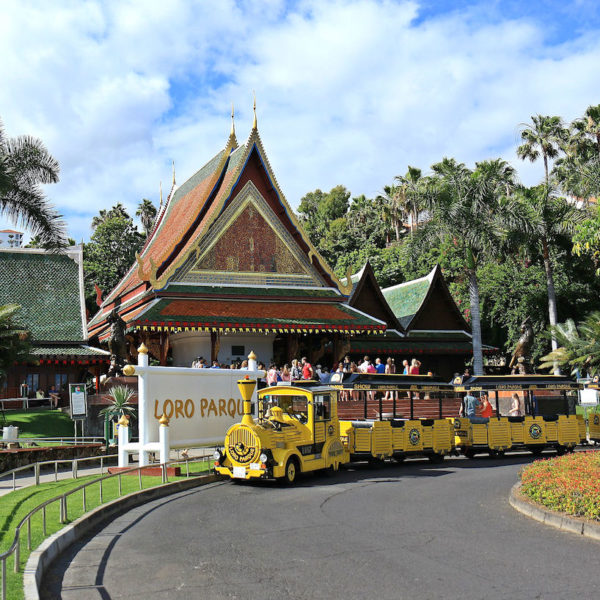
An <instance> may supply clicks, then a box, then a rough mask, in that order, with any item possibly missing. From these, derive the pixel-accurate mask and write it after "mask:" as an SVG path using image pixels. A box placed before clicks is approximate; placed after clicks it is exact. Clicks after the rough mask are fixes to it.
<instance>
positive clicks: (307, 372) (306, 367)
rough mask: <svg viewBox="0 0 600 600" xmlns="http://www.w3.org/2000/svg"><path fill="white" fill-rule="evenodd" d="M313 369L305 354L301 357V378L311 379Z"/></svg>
mask: <svg viewBox="0 0 600 600" xmlns="http://www.w3.org/2000/svg"><path fill="white" fill-rule="evenodd" d="M314 374H315V372H314V370H313V368H312V365H311V364H310V363H309V362H308V359H307V358H306V356H303V357H302V379H313V378H314Z"/></svg>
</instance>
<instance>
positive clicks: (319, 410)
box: [315, 394, 331, 421]
mask: <svg viewBox="0 0 600 600" xmlns="http://www.w3.org/2000/svg"><path fill="white" fill-rule="evenodd" d="M315 418H316V419H322V420H325V421H327V420H329V419H331V398H330V396H329V394H319V395H318V396H315Z"/></svg>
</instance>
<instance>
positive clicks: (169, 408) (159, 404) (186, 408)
mask: <svg viewBox="0 0 600 600" xmlns="http://www.w3.org/2000/svg"><path fill="white" fill-rule="evenodd" d="M163 414H164V415H165V416H166V417H167V418H168V419H192V418H193V417H194V416H196V417H200V418H202V419H205V418H209V417H224V416H229V417H231V418H234V417H236V416H240V415H243V414H244V401H243V400H242V399H241V398H238V399H236V398H229V399H225V398H218V399H216V400H215V399H214V398H200V399H196V400H193V399H192V398H187V399H185V400H181V399H179V398H178V399H176V400H171V398H167V399H165V400H158V399H156V400H154V418H155V419H160V418H161V417H162V415H163Z"/></svg>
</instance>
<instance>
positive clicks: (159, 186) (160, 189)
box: [158, 181, 163, 206]
mask: <svg viewBox="0 0 600 600" xmlns="http://www.w3.org/2000/svg"><path fill="white" fill-rule="evenodd" d="M158 189H159V191H160V205H161V206H162V202H163V201H162V181H161V182H160V183H159V184H158Z"/></svg>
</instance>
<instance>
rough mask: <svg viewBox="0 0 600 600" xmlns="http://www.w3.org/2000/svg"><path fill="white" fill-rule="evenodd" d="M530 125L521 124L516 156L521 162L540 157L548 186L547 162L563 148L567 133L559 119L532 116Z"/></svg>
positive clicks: (532, 160) (533, 160)
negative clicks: (519, 142) (519, 143)
mask: <svg viewBox="0 0 600 600" xmlns="http://www.w3.org/2000/svg"><path fill="white" fill-rule="evenodd" d="M531 121H532V124H528V123H522V127H523V129H522V130H521V140H522V141H523V143H522V144H521V145H520V146H519V147H518V148H517V156H518V157H519V158H520V159H522V160H529V161H531V162H535V161H536V160H537V159H538V158H539V157H540V155H541V156H542V159H543V160H544V173H545V181H546V185H549V184H550V179H549V177H550V175H549V170H548V161H549V160H550V159H552V158H556V157H557V156H558V151H559V149H560V148H561V147H563V146H564V144H565V142H566V139H567V132H566V130H565V128H564V127H563V125H562V121H561V119H560V117H549V116H543V115H537V116H536V115H534V116H532V117H531Z"/></svg>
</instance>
